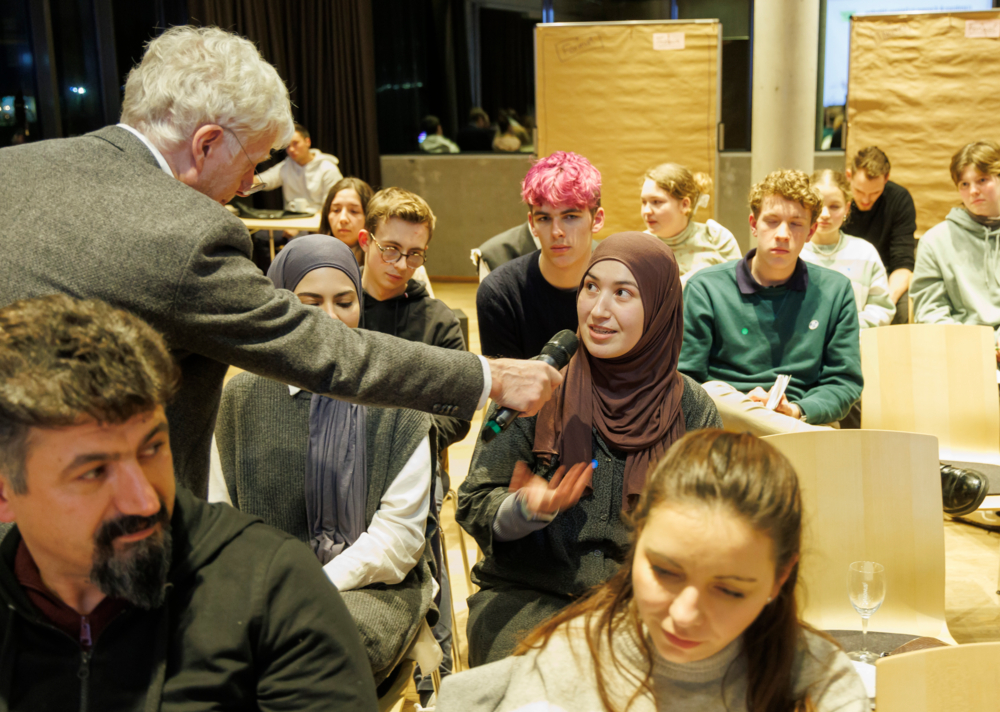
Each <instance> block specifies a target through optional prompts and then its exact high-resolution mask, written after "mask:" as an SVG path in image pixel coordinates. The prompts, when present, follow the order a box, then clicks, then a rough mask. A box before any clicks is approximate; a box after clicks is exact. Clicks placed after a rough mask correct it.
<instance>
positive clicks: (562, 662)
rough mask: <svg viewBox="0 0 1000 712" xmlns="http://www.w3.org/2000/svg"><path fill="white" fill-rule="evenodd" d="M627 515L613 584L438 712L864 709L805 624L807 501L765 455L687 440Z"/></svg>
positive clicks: (850, 674) (456, 686)
mask: <svg viewBox="0 0 1000 712" xmlns="http://www.w3.org/2000/svg"><path fill="white" fill-rule="evenodd" d="M632 521H633V531H632V533H631V537H630V540H631V546H630V547H629V550H628V554H627V555H626V557H625V559H624V562H623V564H622V566H621V568H620V569H619V570H618V572H617V573H616V574H615V576H614V577H612V578H611V580H609V581H608V582H607V583H605V584H604V585H603V586H600V587H599V588H596V589H594V590H592V591H589V592H587V593H586V594H585V595H584V596H583V598H581V599H580V600H578V601H576V602H575V603H573V604H572V605H571V606H569V607H568V608H566V609H565V610H563V611H561V612H560V613H558V614H557V615H556V616H554V617H553V618H551V619H549V620H548V621H546V622H545V623H543V624H542V625H540V626H539V627H538V628H536V629H535V630H534V631H533V632H532V633H531V634H530V635H528V637H527V639H526V640H524V641H523V642H522V643H521V644H520V645H519V646H518V649H517V651H516V652H515V654H514V657H508V658H506V659H505V660H501V661H500V662H496V663H494V664H492V665H487V666H485V667H481V668H477V669H475V670H470V671H468V672H463V673H461V674H459V675H455V676H452V677H451V678H449V679H448V680H447V681H446V682H445V683H444V685H443V687H442V690H441V699H440V701H439V703H438V706H437V709H438V711H439V712H478V711H479V710H484V711H485V710H490V711H491V712H493V711H495V712H512V711H514V710H528V709H536V708H537V709H565V710H588V712H589V711H590V710H606V712H620V711H621V710H626V709H627V710H629V712H654V711H655V710H659V711H660V712H669V711H670V710H675V709H676V710H710V711H719V712H722V711H724V710H746V709H751V710H757V711H759V712H790V711H791V710H812V711H813V712H867V710H868V709H869V700H868V694H867V693H866V691H865V687H864V684H863V683H862V682H861V678H860V677H859V676H858V674H857V672H855V670H854V668H853V666H852V664H851V661H850V660H848V658H847V656H846V655H845V654H844V652H843V651H842V650H841V649H840V648H839V647H838V646H837V644H836V643H834V642H833V641H831V640H830V639H829V638H828V637H827V636H826V635H824V634H823V633H821V632H819V631H816V630H815V629H813V628H812V627H811V626H809V625H808V624H806V623H805V622H803V621H802V620H801V619H800V618H799V612H798V602H797V600H796V591H795V586H796V582H797V580H798V576H799V555H800V550H801V542H802V501H801V496H800V494H799V485H798V478H797V477H796V475H795V471H794V470H793V469H792V466H791V464H790V463H789V462H788V460H786V459H785V457H784V456H782V455H781V454H780V453H779V452H778V451H777V450H775V449H774V447H772V446H771V445H768V444H767V443H766V442H764V441H762V440H758V439H756V438H754V437H753V436H751V435H748V434H739V435H737V434H733V433H726V432H722V431H719V430H703V431H701V432H698V433H690V434H688V435H686V436H684V437H683V438H682V439H681V440H679V441H678V442H676V443H675V444H674V445H673V446H672V447H671V448H670V449H669V450H668V451H667V453H666V456H665V457H664V458H663V460H661V461H660V462H659V464H658V465H656V467H655V468H651V470H650V472H649V475H648V476H647V482H646V485H645V487H644V489H643V493H642V496H641V498H640V499H639V504H638V506H637V507H636V510H635V512H634V513H633V515H632ZM588 558H589V557H588Z"/></svg>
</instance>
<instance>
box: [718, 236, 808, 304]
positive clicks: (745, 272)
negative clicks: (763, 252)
mask: <svg viewBox="0 0 1000 712" xmlns="http://www.w3.org/2000/svg"><path fill="white" fill-rule="evenodd" d="M756 254H757V248H756V247H755V248H753V249H752V250H750V251H749V252H747V254H746V256H745V257H744V258H743V259H742V260H740V263H739V264H738V265H736V283H737V284H738V285H739V287H740V294H743V295H744V296H749V295H751V294H756V293H757V292H759V291H760V290H762V289H772V288H773V287H765V286H764V285H762V284H761V283H760V282H758V281H757V280H756V279H754V278H753V274H752V273H751V272H750V263H751V262H753V257H754V255H756ZM774 287H788V288H789V289H794V290H795V291H796V292H804V291H806V289H807V288H808V287H809V270H807V269H806V263H805V262H803V261H802V258H801V257H797V258H796V259H795V271H793V272H792V276H791V277H789V278H788V280H787V281H785V282H783V283H781V284H776V285H774Z"/></svg>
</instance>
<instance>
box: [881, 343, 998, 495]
mask: <svg viewBox="0 0 1000 712" xmlns="http://www.w3.org/2000/svg"><path fill="white" fill-rule="evenodd" d="M861 371H862V373H863V375H864V378H865V388H864V393H863V394H862V409H861V427H862V428H864V429H866V430H867V429H871V430H902V431H905V432H908V433H926V434H928V435H934V436H935V437H937V439H938V448H939V452H940V456H939V459H941V460H946V461H958V462H968V463H987V464H990V465H997V466H1000V401H998V399H997V363H996V349H995V346H994V337H993V329H992V328H990V327H988V326H970V325H961V324H901V325H899V326H883V327H879V328H877V329H865V330H864V331H862V332H861ZM987 499H988V500H990V501H988V502H986V503H984V504H983V508H986V509H1000V496H996V495H991V496H990V497H988V498H987ZM993 500H995V501H993Z"/></svg>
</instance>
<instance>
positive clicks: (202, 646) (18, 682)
mask: <svg viewBox="0 0 1000 712" xmlns="http://www.w3.org/2000/svg"><path fill="white" fill-rule="evenodd" d="M171 532H172V536H173V563H172V565H171V569H170V574H169V576H168V581H169V590H168V593H167V600H166V603H165V604H164V605H163V606H161V607H160V608H158V609H154V610H151V611H145V610H142V609H140V608H136V607H128V608H126V609H125V610H124V611H123V612H122V613H120V614H118V616H117V617H115V618H114V619H113V620H112V621H111V622H110V623H108V625H107V627H106V628H105V629H104V630H103V632H101V634H100V635H99V636H98V638H97V639H96V640H94V641H93V647H92V648H90V649H89V650H88V649H87V648H86V647H85V646H83V645H81V641H79V640H76V639H74V638H73V637H71V636H70V635H68V634H67V633H65V632H63V631H62V630H60V629H59V628H56V627H55V626H54V625H52V624H51V623H50V622H49V621H48V620H47V619H46V618H44V617H43V616H42V615H41V614H40V613H39V612H38V611H37V609H36V608H35V607H34V606H33V605H32V604H31V602H30V600H29V598H28V596H27V594H26V593H25V591H24V589H23V588H22V587H21V586H20V584H19V583H18V581H17V579H16V577H15V575H14V557H15V554H16V552H17V548H18V545H19V544H20V542H21V536H20V533H19V532H18V530H17V528H16V527H15V528H14V529H12V530H11V531H10V533H8V534H7V536H6V537H5V538H4V540H3V542H2V544H0V599H2V602H3V604H4V605H0V640H2V644H0V712H8V711H12V712H13V711H17V712H22V711H23V712H40V711H42V710H59V711H60V712H71V711H73V710H80V712H88V711H89V710H93V711H94V712H124V711H130V712H131V711H135V712H139V711H142V712H153V711H154V710H162V711H163V712H194V711H195V710H222V709H225V710H248V711H249V710H317V711H318V710H331V709H337V710H359V711H360V710H366V711H370V710H374V709H376V706H377V703H376V698H375V687H374V682H373V681H372V674H371V670H370V669H369V666H368V659H367V657H366V655H365V650H364V648H363V647H362V645H361V641H360V639H359V637H358V633H357V629H356V628H355V626H354V623H353V621H352V620H351V617H350V614H348V612H347V609H346V607H345V606H344V604H343V601H342V600H341V598H340V594H339V593H337V590H336V589H335V588H334V587H333V585H332V584H330V582H329V581H328V580H327V578H326V576H325V575H324V574H323V571H322V569H321V567H320V565H319V562H318V560H317V559H316V557H315V556H314V555H313V553H312V552H311V551H310V550H309V548H308V547H307V546H306V545H304V544H303V543H302V542H300V541H298V540H296V539H294V538H293V537H290V536H288V535H286V534H283V533H281V532H278V531H277V530H275V529H272V528H271V527H268V526H266V525H265V524H264V523H263V522H261V521H260V520H259V519H256V518H254V517H250V516H248V515H246V514H243V513H241V512H238V511H237V510H235V509H233V508H232V507H228V506H226V505H213V504H208V503H207V502H203V501H201V500H198V499H196V498H195V497H194V495H192V494H191V493H190V492H189V491H187V490H185V489H183V488H180V487H178V489H177V497H176V505H175V507H174V514H173V518H172V519H171Z"/></svg>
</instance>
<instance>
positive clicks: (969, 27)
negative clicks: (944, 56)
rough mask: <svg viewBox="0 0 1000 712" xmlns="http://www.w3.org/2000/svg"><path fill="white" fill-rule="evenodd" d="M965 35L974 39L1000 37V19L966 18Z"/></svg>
mask: <svg viewBox="0 0 1000 712" xmlns="http://www.w3.org/2000/svg"><path fill="white" fill-rule="evenodd" d="M965 36H966V37H969V38H973V39H979V38H988V37H993V38H1000V20H966V21H965Z"/></svg>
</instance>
